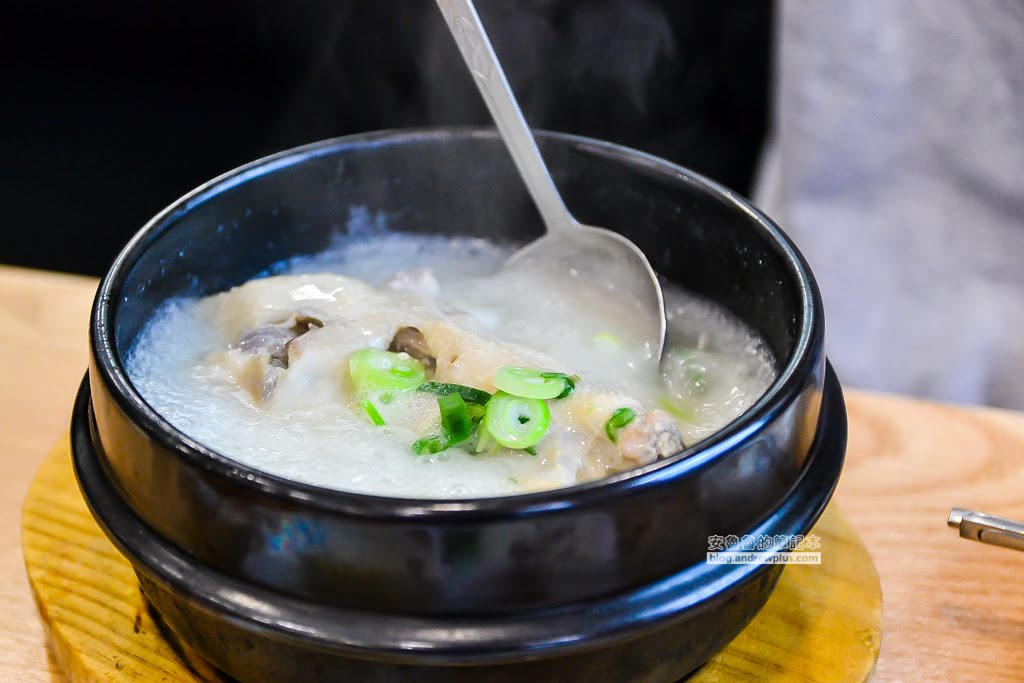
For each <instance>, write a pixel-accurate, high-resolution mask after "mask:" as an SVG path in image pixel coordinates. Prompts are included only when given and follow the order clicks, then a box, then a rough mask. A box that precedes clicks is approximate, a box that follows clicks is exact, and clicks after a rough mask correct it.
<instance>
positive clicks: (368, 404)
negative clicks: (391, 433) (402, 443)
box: [359, 398, 384, 427]
mask: <svg viewBox="0 0 1024 683" xmlns="http://www.w3.org/2000/svg"><path fill="white" fill-rule="evenodd" d="M359 405H360V406H361V407H362V409H363V410H365V411H366V414H367V415H369V416H370V420H371V421H372V422H373V424H375V425H377V426H378V427H383V426H384V418H383V417H381V416H380V412H379V411H378V410H377V406H375V405H373V401H371V400H370V399H368V398H364V399H363V400H362V401H360V402H359Z"/></svg>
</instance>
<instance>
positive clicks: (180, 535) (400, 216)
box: [72, 129, 846, 683]
mask: <svg viewBox="0 0 1024 683" xmlns="http://www.w3.org/2000/svg"><path fill="white" fill-rule="evenodd" d="M539 144H540V147H541V150H542V152H543V153H544V156H545V158H546V160H547V161H548V163H549V165H550V166H551V168H552V171H553V174H554V177H555V180H556V182H557V184H558V186H559V188H560V189H561V190H562V192H563V193H564V196H565V199H566V203H567V205H568V206H569V208H570V209H571V210H572V211H573V213H574V214H575V215H576V216H577V217H578V218H579V219H580V220H581V221H583V222H586V223H590V224H594V225H601V226H606V227H608V228H611V229H613V230H617V231H620V232H622V233H623V234H625V235H627V236H628V237H629V238H630V239H632V240H634V241H635V242H636V243H637V244H638V245H639V246H640V248H641V249H642V250H643V251H644V252H645V253H646V254H647V256H648V258H649V259H650V260H651V262H652V264H653V266H654V267H655V269H656V270H658V271H659V273H661V274H662V275H663V276H664V277H665V278H667V279H668V280H670V281H672V282H674V283H675V284H677V285H680V286H682V287H685V288H687V289H689V290H691V291H693V292H696V293H697V294H699V295H702V296H705V297H707V298H709V299H711V300H713V301H715V302H717V303H719V304H721V305H722V306H724V307H726V308H727V309H729V310H730V311H732V312H733V313H735V314H736V315H738V316H739V317H740V318H742V319H743V320H745V321H746V322H747V323H748V324H750V325H751V326H753V327H754V328H755V329H757V330H758V331H759V332H760V333H761V334H762V335H763V337H764V338H765V340H766V341H767V343H768V344H769V345H770V346H771V348H772V350H773V351H774V353H775V355H776V357H777V359H778V361H779V366H780V367H779V376H778V378H777V379H776V381H775V382H774V383H773V384H772V386H771V388H770V389H769V390H768V391H767V393H766V394H765V395H764V396H763V397H762V398H761V399H760V400H759V401H758V402H757V403H756V404H755V405H754V406H753V407H752V408H751V409H750V410H748V411H747V412H746V413H745V414H744V415H742V416H741V417H740V418H739V419H737V420H736V421H734V422H733V423H731V424H730V425H728V426H727V427H726V428H724V429H723V430H722V431H720V432H718V433H717V434H715V435H714V436H712V437H710V438H708V439H707V440H705V441H702V442H700V443H698V444H696V445H695V446H693V447H690V448H688V449H687V450H686V451H684V452H683V453H680V454H679V455H677V456H674V457H671V458H668V459H666V460H663V461H660V462H657V463H654V464H652V465H648V466H646V467H642V468H639V469H636V470H632V471H629V472H625V473H621V474H617V475H615V476H611V477H608V478H607V479H603V480H600V481H596V482H591V483H588V484H583V485H579V486H574V487H570V488H564V489H558V490H553V491H548V492H543V493H531V494H527V495H520V496H510V497H500V498H486V499H474V500H406V499H397V498H386V497H378V496H369V495H363V494H355V493H346V492H341V491H334V490H329V489H325V488H319V487H316V486H311V485H308V484H303V483H297V482H294V481H291V480H287V479H283V478H280V477H276V476H273V475H270V474H265V473H263V472H260V471H258V470H254V469H251V468H249V467H247V466H245V465H242V464H239V463H237V462H235V461H233V460H231V459H230V458H227V457H225V456H223V455H221V454H219V453H217V452H215V451H212V450H211V449H209V448H207V447H205V446H203V445H202V444H201V443H197V442H196V441H195V440H193V439H191V438H190V437H188V436H187V435H185V434H184V433H182V432H181V431H179V430H178V429H176V428H175V427H173V426H171V424H170V423H169V422H168V421H167V420H165V419H164V418H162V417H161V416H160V415H159V414H158V413H157V412H155V411H154V410H153V409H152V408H151V407H150V406H149V405H147V404H146V402H145V401H144V400H143V399H142V398H141V396H140V395H139V392H138V391H137V390H136V389H135V388H134V387H133V386H132V383H131V381H130V380H129V378H128V376H127V374H126V372H125V369H124V360H125V357H126V354H127V353H128V351H129V349H130V348H131V347H132V344H133V343H134V342H135V341H136V339H137V338H138V336H139V333H140V331H141V329H142V327H143V325H144V324H145V323H146V321H147V319H148V318H149V316H150V315H151V314H152V313H153V311H155V310H156V309H157V308H158V307H159V306H160V305H161V304H162V303H163V302H164V301H166V300H167V299H169V298H173V297H180V296H192V297H195V296H204V295H207V294H212V293H214V292H218V291H222V290H225V289H227V288H229V287H232V286H234V285H238V284H241V283H243V282H245V281H246V280H248V279H250V278H252V277H254V276H256V275H257V274H259V273H262V272H265V271H267V269H268V268H271V266H273V265H274V264H275V263H278V262H281V261H282V260H284V259H287V258H290V257H294V256H297V255H304V254H312V253H315V252H318V251H321V250H323V249H324V248H326V247H328V246H329V245H330V244H331V241H332V239H335V238H336V237H337V235H339V234H350V235H353V236H355V237H359V236H361V235H365V236H367V237H372V236H373V235H375V234H379V233H383V232H387V231H402V232H413V233H440V234H447V235H471V236H479V237H484V238H489V239H495V240H499V241H506V242H507V241H510V240H512V241H523V242H525V241H527V240H530V239H532V238H534V237H536V236H538V235H539V234H540V231H541V225H540V222H539V218H538V216H537V214H536V211H535V209H534V208H533V206H532V204H531V202H530V200H529V198H528V196H527V195H526V192H525V189H524V187H523V185H522V182H521V181H520V180H519V178H518V176H517V175H516V172H515V169H514V167H513V165H512V162H511V160H510V158H509V156H508V154H507V153H506V151H505V149H504V147H503V146H502V143H501V141H500V140H499V139H498V137H497V136H496V135H495V133H493V132H491V131H485V130H472V129H438V130H419V131H393V132H382V133H373V134H367V135H358V136H353V137H347V138H340V139H336V140H327V141H324V142H319V143H316V144H313V145H309V146H306V147H301V148H299V149H295V150H291V151H287V152H282V153H280V154H276V155H274V156H271V157H267V158H265V159H261V160H259V161H256V162H254V163H252V164H249V165H247V166H243V167H242V168H239V169H236V170H234V171H231V172H229V173H227V174H225V175H223V176H221V177H220V178H217V179H215V180H213V181H211V182H210V183H207V184H206V185H204V186H202V187H200V188H198V189H197V190H195V191H194V192H192V193H190V194H188V195H186V196H185V197H184V198H182V199H181V200H179V201H177V202H175V203H174V204H173V205H171V206H170V207H168V208H167V209H165V210H164V211H163V212H161V213H160V214H159V215H158V216H156V217H155V218H154V219H153V220H152V221H150V222H149V223H148V224H147V225H146V226H145V227H144V228H143V229H142V230H141V231H140V232H139V233H138V234H137V235H136V236H135V237H134V238H133V239H132V240H131V242H129V244H128V245H127V246H126V247H125V249H124V251H123V252H122V253H121V254H120V255H119V256H118V258H117V260H116V261H115V262H114V265H113V266H112V268H111V269H110V272H109V273H108V274H107V275H106V277H105V278H104V280H103V282H102V284H101V285H100V289H99V293H98V295H97V298H96V303H95V308H94V310H93V316H92V322H91V330H90V342H91V357H90V367H89V374H88V377H87V379H86V381H85V382H83V385H82V389H81V391H80V394H79V398H78V401H77V403H76V407H75V411H74V416H73V421H72V437H73V440H72V441H73V443H72V445H73V451H74V463H75V468H76V473H77V475H78V478H79V483H80V485H81V487H82V491H83V493H84V495H85V498H86V500H87V502H88V503H89V506H90V509H91V510H92V513H93V515H94V516H95V517H96V519H97V520H98V522H99V523H100V525H101V526H102V527H103V528H104V530H105V531H106V533H107V534H108V535H109V536H110V538H111V539H112V540H113V541H114V543H115V544H116V545H117V546H118V547H119V549H120V550H121V551H122V552H123V553H124V554H125V555H126V556H127V557H128V559H129V560H130V561H131V562H132V564H133V565H134V567H135V570H136V573H137V574H138V576H139V579H140V581H141V583H142V587H143V590H144V592H145V594H146V596H147V598H148V599H149V600H150V602H151V603H152V604H153V606H154V607H155V609H156V610H157V611H158V612H159V614H160V616H161V617H162V619H163V621H164V622H165V623H166V625H167V626H168V627H169V628H170V629H171V630H172V631H173V632H174V633H175V634H176V635H177V636H178V637H179V638H181V639H182V640H184V641H185V642H187V643H188V644H189V645H191V646H192V647H193V648H195V650H196V651H198V652H199V653H200V654H201V655H202V656H203V657H204V658H206V659H207V660H209V662H210V663H212V664H213V665H215V666H216V667H218V668H219V669H221V670H222V671H224V672H225V673H227V674H229V675H231V676H233V677H235V678H237V679H239V680H241V681H245V682H248V681H262V680H273V681H278V682H285V681H302V682H303V683H309V682H313V681H336V680H359V681H377V680H380V681H385V680H386V681H405V680H424V681H427V680H429V681H435V680H436V681H464V680H465V681H469V680H473V681H475V680H488V681H495V680H497V681H501V680H509V681H511V680H516V681H520V680H531V681H538V680H559V681H567V680H580V681H583V680H602V681H608V682H611V681H634V680H636V681H641V680H642V681H668V680H675V679H676V678H679V677H680V676H682V675H683V674H685V673H687V672H689V671H690V670H692V669H693V668H695V667H697V666H699V665H700V664H701V663H703V662H704V661H706V660H707V658H708V657H710V656H711V655H712V654H714V652H716V651H717V650H718V649H720V648H721V647H722V646H723V645H725V644H726V643H728V642H729V640H731V639H732V638H733V637H734V636H735V635H736V634H737V633H738V632H739V631H740V630H741V629H742V628H743V627H744V626H745V625H746V624H747V623H748V622H749V621H750V619H752V618H753V617H754V615H755V614H756V613H757V611H758V610H759V609H760V607H761V606H762V605H763V604H764V602H765V600H766V599H767V597H768V595H769V594H770V592H771V590H772V588H773V587H774V585H775V582H776V580H777V579H778V576H779V572H780V571H781V569H780V568H779V566H770V565H767V564H751V565H720V564H710V563H708V562H707V561H706V553H707V552H708V550H709V547H708V537H709V536H712V535H722V536H726V535H730V534H736V535H744V534H750V535H771V536H772V537H775V536H779V535H797V534H803V533H805V532H807V531H808V530H809V529H810V528H811V526H812V525H813V523H814V522H815V520H816V519H817V518H818V516H819V514H820V513H821V511H822V510H823V509H824V507H825V505H826V503H827V502H828V500H829V498H830V497H831V494H832V491H833V489H834V487H835V484H836V482H837V480H838V478H839V473H840V470H841V468H842V460H843V454H844V450H845V445H846V415H845V409H844V406H843V398H842V392H841V389H840V387H839V384H838V382H837V381H836V379H835V376H834V375H833V374H832V372H831V370H830V369H827V364H826V361H825V357H824V352H823V313H822V308H821V300H820V297H819V295H818V291H817V287H816V285H815V283H814V280H813V278H812V276H811V273H810V271H809V269H808V267H807V264H806V263H805V262H804V260H803V259H802V257H801V256H800V254H799V252H798V251H797V250H796V248H795V247H794V246H793V244H792V243H791V242H790V241H789V239H788V238H787V237H786V236H785V235H784V234H783V233H782V232H781V230H779V228H778V227H777V226H775V225H774V224H773V223H772V222H771V221H770V220H769V219H768V218H766V217H765V216H764V215H763V214H761V213H760V212H758V211H757V210H756V209H755V208H753V207H752V206H751V205H750V204H748V203H747V202H746V201H744V200H743V199H742V198H741V197H739V196H738V195H736V194H735V193H733V192H730V191H729V190H727V189H725V188H723V187H721V186H720V185H717V184H715V183H714V182H712V181H710V180H708V179H706V178H703V177H702V176H700V175H698V174H696V173H693V172H692V171H688V170H686V169H684V168H681V167H679V166H675V165H673V164H670V163H668V162H666V161H663V160H660V159H657V158H654V157H651V156H649V155H646V154H642V153H640V152H637V151H634V150H630V149H626V148H623V147H619V146H616V145H612V144H609V143H605V142H600V141H596V140H589V139H586V138H580V137H573V136H568V135H558V134H550V133H543V134H540V137H539ZM776 549H779V548H776Z"/></svg>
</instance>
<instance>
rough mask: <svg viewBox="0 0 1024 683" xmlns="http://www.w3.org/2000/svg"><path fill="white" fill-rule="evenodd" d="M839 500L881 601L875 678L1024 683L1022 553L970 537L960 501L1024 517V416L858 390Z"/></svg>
mask: <svg viewBox="0 0 1024 683" xmlns="http://www.w3.org/2000/svg"><path fill="white" fill-rule="evenodd" d="M848 403H849V406H848V410H849V414H850V424H851V429H850V444H849V449H848V450H849V455H848V457H847V464H846V468H845V470H844V472H843V477H842V480H841V481H840V484H839V491H838V492H837V496H836V500H837V501H838V502H839V504H840V505H841V506H842V507H843V509H844V510H845V511H846V513H847V515H848V516H849V518H850V520H851V521H852V523H853V524H854V526H855V527H856V528H857V530H858V531H859V532H860V533H861V536H862V537H863V538H864V540H865V542H866V543H867V545H868V547H869V548H870V549H871V553H872V555H873V557H874V559H875V565H876V566H877V568H878V573H879V575H880V576H881V578H882V592H883V595H884V597H885V638H884V641H883V645H882V657H881V659H880V660H879V664H878V670H877V678H878V680H885V681H908V680H915V681H954V680H955V681H987V682H994V681H1021V680H1024V553H1021V552H1015V551H1012V550H1006V549H1004V548H995V547H992V546H987V545H983V544H981V543H974V542H970V541H965V540H962V539H961V538H960V537H959V536H958V535H957V533H956V532H955V530H953V529H949V528H947V527H946V523H945V522H946V517H947V516H948V515H949V510H950V508H952V507H954V506H961V507H966V508H973V509H978V510H981V511H984V512H989V513H992V514H997V515H1002V516H1005V517H1012V518H1014V519H1024V416H1022V415H1021V414H1020V413H1015V412H1009V411H1000V410H993V409H984V410H980V409H965V408H958V407H953V406H945V405H936V404H932V403H925V402H921V401H915V400H911V399H903V398H895V397H890V396H881V395H872V394H853V395H852V396H851V397H850V400H849V402H848Z"/></svg>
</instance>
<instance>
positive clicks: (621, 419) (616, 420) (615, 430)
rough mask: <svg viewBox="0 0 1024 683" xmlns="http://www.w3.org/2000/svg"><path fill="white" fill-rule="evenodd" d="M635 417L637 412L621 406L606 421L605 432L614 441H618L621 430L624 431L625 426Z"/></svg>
mask: <svg viewBox="0 0 1024 683" xmlns="http://www.w3.org/2000/svg"><path fill="white" fill-rule="evenodd" d="M635 419H636V413H634V412H633V411H632V410H630V409H629V408H619V409H618V410H616V411H615V412H614V413H612V416H611V417H610V418H608V421H607V422H605V423H604V432H605V434H607V435H608V438H609V439H610V440H611V441H612V442H615V441H618V440H619V432H620V431H622V429H623V427H625V426H626V425H628V424H629V423H630V422H632V421H633V420H635Z"/></svg>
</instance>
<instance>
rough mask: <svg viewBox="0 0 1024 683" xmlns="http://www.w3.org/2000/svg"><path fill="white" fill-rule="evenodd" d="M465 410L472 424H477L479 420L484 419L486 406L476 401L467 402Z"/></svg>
mask: <svg viewBox="0 0 1024 683" xmlns="http://www.w3.org/2000/svg"><path fill="white" fill-rule="evenodd" d="M466 412H467V413H469V419H470V420H472V421H473V424H474V425H475V424H477V423H478V422H480V420H482V419H484V414H485V413H486V412H487V408H486V407H485V406H482V405H480V404H478V403H467V404H466Z"/></svg>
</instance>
